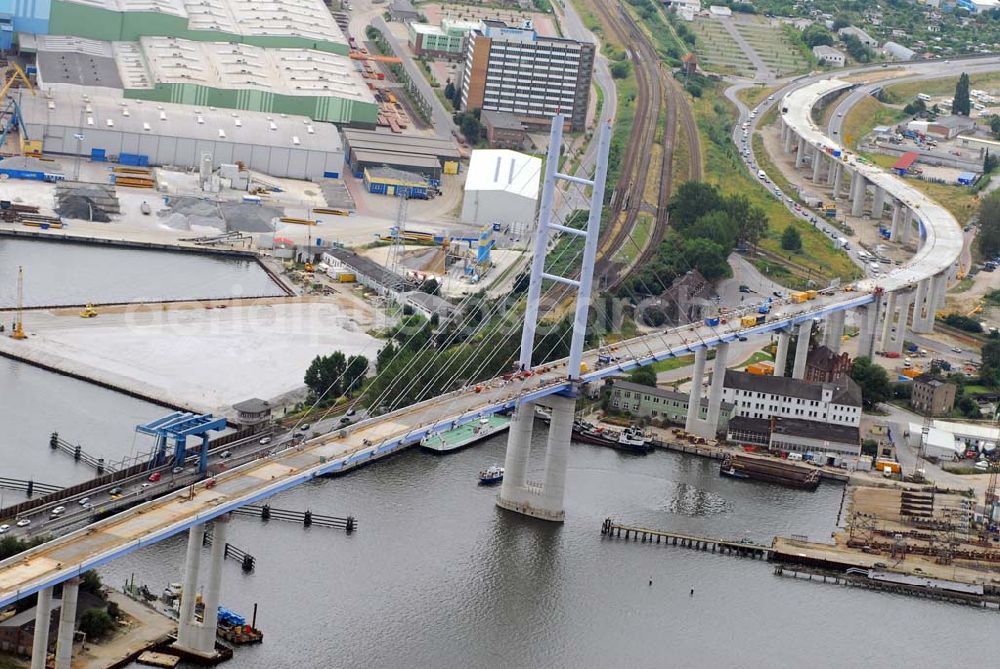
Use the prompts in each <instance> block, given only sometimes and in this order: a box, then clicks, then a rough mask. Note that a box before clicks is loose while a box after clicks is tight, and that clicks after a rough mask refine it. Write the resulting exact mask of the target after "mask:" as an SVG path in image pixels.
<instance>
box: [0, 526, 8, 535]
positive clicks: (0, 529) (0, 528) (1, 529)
mask: <svg viewBox="0 0 1000 669" xmlns="http://www.w3.org/2000/svg"><path fill="white" fill-rule="evenodd" d="M9 529H10V525H0V534H5V533H6V532H7V530H9Z"/></svg>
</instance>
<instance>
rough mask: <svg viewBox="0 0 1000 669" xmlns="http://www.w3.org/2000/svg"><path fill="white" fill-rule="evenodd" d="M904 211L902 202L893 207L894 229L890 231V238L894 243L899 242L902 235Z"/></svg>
mask: <svg viewBox="0 0 1000 669" xmlns="http://www.w3.org/2000/svg"><path fill="white" fill-rule="evenodd" d="M904 210H905V207H904V206H903V203H902V202H896V203H895V205H893V207H892V228H890V229H889V238H890V239H891V240H892V241H894V242H898V241H899V237H900V235H901V234H902V228H903V221H904V218H903V217H904V216H905V214H904V213H903V212H904Z"/></svg>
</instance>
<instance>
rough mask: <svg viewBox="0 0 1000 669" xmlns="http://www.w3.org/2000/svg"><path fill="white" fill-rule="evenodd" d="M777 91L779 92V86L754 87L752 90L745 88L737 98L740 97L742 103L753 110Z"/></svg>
mask: <svg viewBox="0 0 1000 669" xmlns="http://www.w3.org/2000/svg"><path fill="white" fill-rule="evenodd" d="M776 90H778V87H777V86H753V87H751V88H744V89H742V90H740V91H737V93H736V97H738V98H739V99H740V102H742V103H743V104H745V105H746V106H747V107H750V108H751V109H753V108H754V107H756V106H757V105H759V104H760V103H761V102H762V101H764V100H766V99H767V96H768V95H771V94H772V93H774V92H775V91H776Z"/></svg>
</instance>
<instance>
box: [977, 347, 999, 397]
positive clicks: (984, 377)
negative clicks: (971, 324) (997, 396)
mask: <svg viewBox="0 0 1000 669" xmlns="http://www.w3.org/2000/svg"><path fill="white" fill-rule="evenodd" d="M980 355H981V356H982V361H983V363H982V365H981V366H980V368H979V379H980V381H982V383H983V385H987V386H989V387H991V388H996V387H997V386H1000V338H998V337H996V336H995V335H994V336H991V337H990V338H989V339H988V340H987V341H986V343H985V344H983V348H982V349H981V351H980Z"/></svg>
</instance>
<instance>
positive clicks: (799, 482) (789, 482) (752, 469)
mask: <svg viewBox="0 0 1000 669" xmlns="http://www.w3.org/2000/svg"><path fill="white" fill-rule="evenodd" d="M719 476H728V477H730V478H737V479H753V480H755V481H766V482H768V483H777V484H778V485H783V486H788V487H790V488H800V489H802V490H815V489H816V488H818V487H819V481H820V471H819V470H818V469H815V468H813V467H810V466H808V465H800V464H797V463H794V462H789V461H788V460H778V459H773V458H761V457H752V456H749V455H742V454H738V453H730V454H727V455H726V457H725V458H724V459H723V460H722V464H720V465H719Z"/></svg>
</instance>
